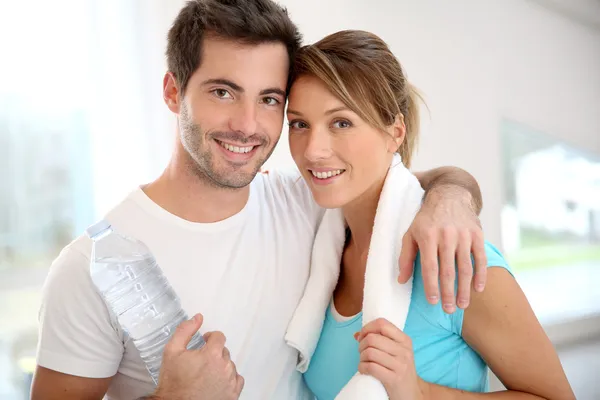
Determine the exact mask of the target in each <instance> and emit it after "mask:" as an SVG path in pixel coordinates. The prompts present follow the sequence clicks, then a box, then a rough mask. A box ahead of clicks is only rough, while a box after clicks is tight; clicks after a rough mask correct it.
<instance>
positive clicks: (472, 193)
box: [414, 167, 483, 215]
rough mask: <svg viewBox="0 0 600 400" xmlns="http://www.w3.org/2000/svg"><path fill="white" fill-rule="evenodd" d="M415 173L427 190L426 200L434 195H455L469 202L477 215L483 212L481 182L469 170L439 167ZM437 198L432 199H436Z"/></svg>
mask: <svg viewBox="0 0 600 400" xmlns="http://www.w3.org/2000/svg"><path fill="white" fill-rule="evenodd" d="M414 175H415V176H416V177H417V179H418V180H419V183H421V187H423V190H425V199H424V200H425V202H427V200H428V197H430V196H432V197H434V196H440V197H446V196H453V197H456V198H457V199H459V198H462V199H463V201H465V202H469V203H470V204H471V207H472V209H473V212H474V213H475V214H476V215H479V214H480V213H481V209H482V208H483V199H482V197H481V189H480V188H479V184H478V183H477V181H476V180H475V178H474V177H473V175H471V174H470V173H468V172H467V171H465V170H464V169H461V168H457V167H439V168H434V169H430V170H428V171H419V172H415V173H414ZM436 200H437V199H432V201H434V202H435V201H436Z"/></svg>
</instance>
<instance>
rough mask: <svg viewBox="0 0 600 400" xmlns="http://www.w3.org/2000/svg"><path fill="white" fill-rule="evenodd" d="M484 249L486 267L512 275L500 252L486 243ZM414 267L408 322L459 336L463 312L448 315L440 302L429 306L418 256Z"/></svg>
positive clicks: (457, 311) (457, 310) (455, 287)
mask: <svg viewBox="0 0 600 400" xmlns="http://www.w3.org/2000/svg"><path fill="white" fill-rule="evenodd" d="M484 247H485V254H486V259H487V267H488V268H491V267H499V268H503V269H505V270H507V271H508V272H509V273H510V274H511V275H512V271H511V269H510V266H509V264H508V261H507V260H506V259H505V257H504V256H503V254H502V252H501V251H500V250H499V249H498V248H497V247H496V246H494V245H493V244H492V243H490V242H488V241H486V242H485V244H484ZM414 267H415V269H414V274H413V288H412V297H411V312H410V314H409V318H410V321H411V322H412V323H413V324H415V325H418V326H420V327H421V328H420V329H444V330H447V331H450V332H453V333H455V334H458V335H460V334H461V332H462V322H463V317H464V310H462V309H460V308H457V309H456V311H455V312H454V313H452V314H448V313H446V312H445V311H444V310H443V308H442V304H441V301H438V303H437V304H433V305H432V304H430V303H429V302H428V301H427V297H426V295H425V286H424V283H423V274H422V266H421V256H420V254H417V257H416V259H415V265H414ZM457 286H458V283H457V282H455V286H454V290H455V292H456V290H457Z"/></svg>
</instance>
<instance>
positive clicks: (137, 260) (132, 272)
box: [87, 220, 204, 384]
mask: <svg viewBox="0 0 600 400" xmlns="http://www.w3.org/2000/svg"><path fill="white" fill-rule="evenodd" d="M87 234H88V236H89V237H90V238H91V239H92V240H93V242H94V243H93V247H92V257H91V262H90V274H91V277H92V281H93V282H94V285H95V286H96V287H97V288H98V291H99V292H100V294H101V295H102V297H103V298H104V301H105V302H106V304H107V306H108V308H109V310H110V311H111V312H112V313H113V314H114V315H115V316H116V317H117V320H118V322H119V324H120V325H121V327H122V328H123V330H124V331H125V332H127V334H128V335H129V336H130V337H131V339H132V340H133V343H134V344H135V346H136V347H137V349H138V351H139V352H140V356H141V357H142V360H143V361H144V363H145V364H146V368H147V369H148V371H149V372H150V376H151V377H152V380H153V381H154V383H155V384H158V373H159V371H160V365H161V361H162V353H163V350H164V347H165V344H166V343H167V342H168V341H169V339H170V338H171V336H172V335H173V333H174V332H175V328H177V326H178V325H179V324H180V323H182V322H183V321H185V320H187V319H188V316H187V315H186V313H185V311H184V310H183V309H182V308H181V302H180V300H179V297H178V296H177V294H176V293H175V291H174V290H173V288H172V287H171V285H170V284H169V282H168V281H167V279H166V278H165V276H164V275H163V273H162V271H161V269H160V267H159V266H158V264H157V263H156V259H155V258H154V256H153V255H152V253H151V252H150V250H149V249H148V247H146V245H145V244H144V243H142V242H141V241H139V240H136V239H133V238H130V237H125V236H122V235H120V234H118V233H117V232H114V231H113V229H112V227H111V225H110V224H109V223H108V222H107V221H105V220H102V221H100V222H98V223H96V224H94V225H92V226H91V227H89V228H88V229H87ZM203 345H204V338H203V337H202V335H200V333H198V332H196V334H195V335H194V336H193V337H192V340H191V341H190V343H189V344H188V349H198V348H200V347H202V346H203Z"/></svg>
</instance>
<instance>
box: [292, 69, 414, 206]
mask: <svg viewBox="0 0 600 400" xmlns="http://www.w3.org/2000/svg"><path fill="white" fill-rule="evenodd" d="M287 118H288V121H289V123H290V129H289V140H290V150H291V153H292V157H293V158H294V161H295V162H296V165H297V166H298V168H299V169H300V172H301V173H302V176H303V177H304V179H305V180H306V181H307V182H308V184H309V186H310V188H311V190H312V193H313V196H314V198H315V201H316V202H317V203H318V204H319V205H320V206H321V207H325V208H338V207H344V206H346V205H348V204H351V203H354V202H355V201H356V200H359V201H360V199H361V198H362V197H363V196H365V195H367V196H370V195H372V194H376V195H379V190H380V189H381V185H382V184H383V181H384V180H385V176H386V174H387V170H388V168H389V166H390V163H391V160H392V157H393V154H394V152H395V151H396V150H397V149H398V146H399V144H400V143H401V139H402V138H403V132H404V130H403V129H402V126H403V125H401V124H398V123H396V124H394V125H393V126H391V127H390V128H389V132H381V131H380V130H378V129H377V128H374V127H373V126H371V125H369V124H368V123H366V122H365V121H364V120H362V119H361V118H360V117H359V116H358V115H357V114H355V113H354V112H352V111H351V110H349V109H348V108H347V107H346V106H345V105H344V103H343V102H342V101H340V100H339V99H338V98H337V97H336V96H335V95H333V94H332V93H331V92H330V91H329V89H328V88H327V87H326V86H325V84H323V83H322V82H321V81H320V80H319V79H317V78H314V77H312V76H303V77H300V78H298V79H297V80H296V82H295V83H294V84H293V86H292V88H291V91H290V95H289V103H288V110H287Z"/></svg>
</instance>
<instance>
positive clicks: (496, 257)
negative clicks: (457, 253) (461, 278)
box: [304, 242, 510, 400]
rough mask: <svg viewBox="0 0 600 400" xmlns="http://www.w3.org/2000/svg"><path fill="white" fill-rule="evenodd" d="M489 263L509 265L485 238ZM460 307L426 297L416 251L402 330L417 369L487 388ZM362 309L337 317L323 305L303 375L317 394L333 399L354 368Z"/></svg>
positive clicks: (454, 383)
mask: <svg viewBox="0 0 600 400" xmlns="http://www.w3.org/2000/svg"><path fill="white" fill-rule="evenodd" d="M485 250H486V255H487V260H488V267H502V268H505V269H507V270H508V271H509V272H510V268H509V267H508V264H507V262H506V260H505V259H504V257H503V256H502V254H501V253H500V251H498V249H496V248H495V247H494V246H493V245H492V244H490V243H487V242H486V244H485ZM463 316H464V311H463V310H461V309H457V310H456V311H455V312H454V313H453V314H446V313H445V312H444V310H443V309H442V306H441V302H438V304H436V305H431V304H429V303H428V302H427V299H426V297H425V288H424V286H423V279H422V272H421V262H420V257H419V256H417V259H416V260H415V271H414V279H413V291H412V297H411V303H410V308H409V311H408V316H407V319H406V324H405V330H404V332H405V333H406V334H407V335H409V336H410V338H411V340H412V342H413V349H414V358H415V365H416V369H417V373H418V375H419V376H420V377H421V378H422V379H423V380H425V381H427V382H431V383H435V384H438V385H443V386H447V387H451V388H455V389H462V390H467V391H470V392H485V391H487V390H488V368H487V365H486V364H485V362H484V361H483V360H482V359H481V357H480V356H479V355H478V354H477V353H476V352H475V350H473V349H472V348H471V347H469V345H468V344H467V343H466V342H465V341H464V339H463V338H462V335H461V334H462V323H463ZM361 328H362V313H359V314H358V315H356V316H355V317H353V318H351V319H350V320H347V321H344V322H338V321H337V320H336V319H334V317H333V315H332V312H331V306H330V307H329V308H328V309H327V312H326V315H325V322H324V325H323V329H322V331H321V336H320V338H319V343H318V344H317V348H316V350H315V353H314V354H313V357H312V359H311V362H310V365H309V368H308V370H307V371H306V373H305V374H304V380H305V382H306V384H307V386H308V387H309V389H310V390H311V391H312V392H313V393H314V395H315V396H316V397H317V399H318V400H330V399H334V398H335V396H336V395H337V394H338V393H339V392H340V390H341V389H342V388H343V387H344V386H345V385H346V383H348V381H349V380H350V378H352V376H354V374H355V373H356V372H357V371H358V364H359V353H358V342H357V341H356V340H354V333H355V332H358V331H360V330H361Z"/></svg>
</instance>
